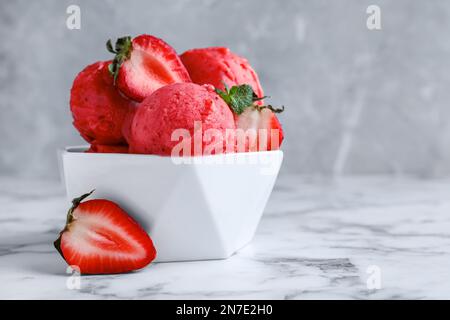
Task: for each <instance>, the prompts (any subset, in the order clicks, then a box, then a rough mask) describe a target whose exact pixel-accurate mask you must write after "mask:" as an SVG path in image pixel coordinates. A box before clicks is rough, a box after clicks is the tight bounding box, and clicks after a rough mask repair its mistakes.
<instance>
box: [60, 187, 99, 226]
mask: <svg viewBox="0 0 450 320" xmlns="http://www.w3.org/2000/svg"><path fill="white" fill-rule="evenodd" d="M94 191H95V189H94V190H92V191H90V192H88V193H85V194H83V195H82V196H80V197H78V198H75V199H73V200H72V207H71V208H70V209H69V211H68V212H67V219H66V225H68V224H69V223H71V222H72V220H73V212H74V211H75V209H76V208H77V207H78V206H79V205H80V203H81V201H83V200H84V199H86V198H87V197H89V196H90V195H91V194H92V193H93V192H94Z"/></svg>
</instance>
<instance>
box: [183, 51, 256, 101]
mask: <svg viewBox="0 0 450 320" xmlns="http://www.w3.org/2000/svg"><path fill="white" fill-rule="evenodd" d="M180 58H181V61H182V62H183V64H184V65H185V67H186V69H187V70H188V72H189V75H190V76H191V79H192V81H193V82H195V83H197V84H211V85H213V86H214V87H216V88H219V89H221V90H225V87H224V84H223V83H224V82H225V83H226V84H227V86H228V87H232V86H234V85H241V84H249V85H250V86H251V87H252V88H253V91H254V92H255V93H256V94H257V95H258V97H263V96H264V92H263V89H262V87H261V84H260V83H259V79H258V75H257V74H256V72H255V71H254V70H253V68H252V67H251V66H250V64H249V63H248V61H247V60H246V59H244V58H242V57H240V56H238V55H237V54H235V53H233V52H231V51H230V49H228V48H224V47H210V48H203V49H192V50H188V51H186V52H185V53H183V54H182V55H181V56H180ZM260 103H262V102H260Z"/></svg>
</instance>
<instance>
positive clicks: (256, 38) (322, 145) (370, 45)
mask: <svg viewBox="0 0 450 320" xmlns="http://www.w3.org/2000/svg"><path fill="white" fill-rule="evenodd" d="M70 4H78V5H80V7H81V13H82V15H81V30H68V29H67V28H66V24H65V22H66V18H67V14H66V8H67V6H68V5H70ZM369 4H378V5H379V6H380V7H381V10H382V28H383V29H382V30H381V31H369V30H368V29H367V28H366V18H367V14H366V8H367V6H368V5H369ZM141 33H151V34H154V35H156V36H159V37H161V38H163V39H165V40H166V41H167V42H168V43H170V44H171V45H173V46H174V47H175V49H176V50H177V51H178V52H180V53H181V52H183V51H184V50H186V49H189V48H193V47H203V46H213V45H224V46H229V47H230V48H231V49H232V50H234V51H235V52H237V53H239V54H241V55H243V56H245V57H247V58H248V59H249V60H250V62H251V63H252V64H253V66H254V68H255V69H256V70H257V71H258V73H259V76H260V79H261V82H262V84H263V86H264V88H265V91H266V94H269V95H271V96H272V100H271V102H273V103H274V104H284V105H285V106H286V107H287V111H286V112H285V113H284V114H283V115H282V116H281V121H282V123H283V124H284V128H285V131H286V139H285V143H284V146H283V147H284V150H285V154H286V161H285V166H284V168H283V172H284V173H285V174H286V173H291V172H301V173H312V174H334V175H341V174H360V173H364V174H365V173H368V174H371V173H388V174H410V173H411V174H418V175H422V176H440V175H444V174H445V175H448V174H449V173H450V148H449V147H450V106H449V101H450V90H449V89H450V59H449V57H450V41H449V37H450V1H444V0H442V1H439V0H435V1H421V0H403V1H399V0H395V1H394V0H391V1H379V0H378V1H375V0H372V1H361V0H359V1H358V0H351V1H346V0H342V1H336V0H335V1H333V0H329V1H318V0H309V1H301V0H297V1H294V0H292V1H274V0H273V1H261V0H248V1H221V0H217V1H215V0H203V1H200V0H190V1H189V0H175V1H148V0H147V1H144V0H142V1H119V0H117V1H112V0H111V1H74V0H72V1H61V0H59V1H58V0H53V1H51V0H47V1H7V0H0V39H1V42H0V136H1V139H0V174H3V175H19V176H36V177H40V176H44V177H57V176H58V173H57V169H56V152H55V150H56V149H57V148H58V147H61V146H64V145H69V144H79V143H80V142H82V140H81V138H79V136H78V134H77V132H76V131H75V129H74V128H73V127H72V125H71V117H70V113H69V106H68V98H69V89H70V86H71V82H72V80H73V78H74V77H75V75H76V74H77V72H78V71H80V70H81V69H82V68H83V67H84V66H85V65H87V64H90V63H92V62H94V61H97V60H103V59H107V58H109V57H110V55H109V54H108V53H107V52H106V50H105V48H104V43H105V41H106V39H108V38H115V37H117V36H122V35H138V34H141Z"/></svg>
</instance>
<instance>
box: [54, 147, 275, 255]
mask: <svg viewBox="0 0 450 320" xmlns="http://www.w3.org/2000/svg"><path fill="white" fill-rule="evenodd" d="M84 150H86V147H68V148H66V149H65V150H63V151H61V159H62V162H61V164H62V173H63V176H64V181H65V186H66V191H67V197H68V199H69V200H72V199H73V198H75V197H78V196H80V195H81V194H84V193H86V192H88V191H90V190H92V189H95V190H96V191H95V193H94V194H93V195H92V196H91V198H105V199H109V200H112V201H114V202H116V203H118V204H119V205H120V206H121V207H122V208H123V209H125V210H126V211H127V212H128V213H129V214H130V215H131V216H133V217H134V218H135V219H136V221H138V222H139V223H140V224H141V225H142V227H143V228H144V229H145V230H146V231H147V232H148V233H149V234H150V236H151V237H152V239H153V241H154V243H155V247H156V250H157V252H158V254H157V259H156V260H157V261H183V260H204V259H224V258H227V257H229V256H231V255H232V254H233V253H234V252H236V251H237V250H239V249H240V248H242V247H243V246H245V245H246V244H247V243H248V242H250V240H251V239H252V238H253V235H254V233H255V230H256V227H257V226H258V223H259V220H260V218H261V215H262V213H263V210H264V207H265V205H266V203H267V200H268V199H269V196H270V193H271V191H272V188H273V185H274V183H275V180H276V177H277V175H278V171H279V169H280V166H281V162H282V160H283V152H282V151H279V150H278V151H265V152H250V153H233V154H221V155H213V156H204V157H193V158H170V157H161V156H155V155H137V154H101V153H84V152H83V151H84ZM180 161H190V163H181V164H180V163H179V162H180Z"/></svg>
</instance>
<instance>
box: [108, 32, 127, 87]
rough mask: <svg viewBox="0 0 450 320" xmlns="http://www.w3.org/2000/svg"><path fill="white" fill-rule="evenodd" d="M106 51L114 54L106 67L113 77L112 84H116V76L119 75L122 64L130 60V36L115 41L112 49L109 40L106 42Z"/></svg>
mask: <svg viewBox="0 0 450 320" xmlns="http://www.w3.org/2000/svg"><path fill="white" fill-rule="evenodd" d="M106 49H107V50H108V51H109V52H111V53H114V54H115V57H114V59H113V61H112V63H111V64H110V65H109V66H108V70H109V72H110V73H111V75H112V76H113V77H114V84H116V79H117V76H118V75H119V69H120V66H121V65H122V63H123V62H124V61H125V60H127V59H129V58H130V54H131V50H132V39H131V37H130V36H127V37H122V38H119V39H117V41H116V43H115V46H114V48H113V45H112V42H111V39H110V40H108V41H107V42H106Z"/></svg>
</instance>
